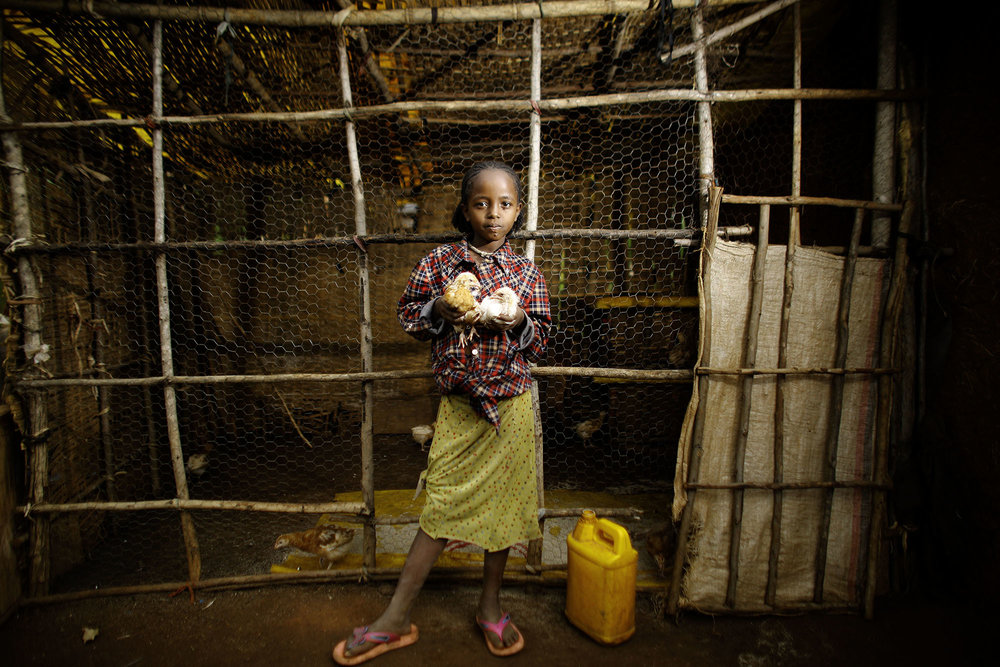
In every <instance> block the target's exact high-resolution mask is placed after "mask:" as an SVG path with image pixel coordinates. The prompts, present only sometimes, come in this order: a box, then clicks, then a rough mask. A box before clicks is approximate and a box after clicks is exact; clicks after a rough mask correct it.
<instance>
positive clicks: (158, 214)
mask: <svg viewBox="0 0 1000 667" xmlns="http://www.w3.org/2000/svg"><path fill="white" fill-rule="evenodd" d="M152 68H153V122H154V127H153V131H152V135H153V224H154V227H153V240H154V242H155V243H163V242H164V241H166V224H165V223H166V216H165V211H166V204H165V199H166V195H165V184H164V180H163V129H162V128H161V127H160V122H161V119H162V118H163V21H159V20H158V21H155V22H154V23H153V63H152ZM155 261H156V299H157V303H158V305H159V323H160V368H161V372H162V374H163V377H165V378H166V379H167V384H166V385H164V387H163V404H164V408H165V411H166V421H167V440H168V442H169V443H170V462H171V464H172V467H173V471H174V484H175V486H176V488H177V497H178V498H179V499H181V500H187V499H188V498H189V497H190V496H189V494H188V485H187V473H186V472H185V470H184V452H183V449H182V448H181V434H180V425H179V424H178V422H177V394H176V391H175V388H174V386H173V384H171V383H170V378H172V377H173V375H174V356H173V345H172V342H171V338H170V291H169V287H168V279H167V255H166V253H165V252H163V251H158V252H157V253H156V260H155ZM181 531H182V533H183V535H184V548H185V551H186V553H187V563H188V581H189V582H192V583H193V582H196V581H198V580H199V579H200V578H201V550H200V549H199V547H198V535H197V533H196V531H195V527H194V518H193V517H192V516H191V513H190V512H188V511H186V510H181Z"/></svg>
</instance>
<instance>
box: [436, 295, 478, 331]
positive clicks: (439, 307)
mask: <svg viewBox="0 0 1000 667" xmlns="http://www.w3.org/2000/svg"><path fill="white" fill-rule="evenodd" d="M434 313H435V314H437V316H438V317H440V318H441V319H443V320H444V321H445V322H447V323H448V324H451V325H462V324H471V322H465V320H463V319H462V317H463V316H464V315H465V313H463V312H462V311H460V310H456V309H455V308H452V307H451V305H450V304H449V303H448V302H447V301H445V300H444V299H441V298H439V299H438V300H437V301H435V302H434Z"/></svg>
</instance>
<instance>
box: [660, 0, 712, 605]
mask: <svg viewBox="0 0 1000 667" xmlns="http://www.w3.org/2000/svg"><path fill="white" fill-rule="evenodd" d="M691 35H692V38H693V39H694V41H695V42H696V44H697V50H696V51H695V57H694V65H695V86H696V88H697V91H698V92H699V93H705V92H707V91H708V68H707V64H706V60H705V42H704V36H705V26H704V17H703V16H702V8H701V4H700V3H699V4H698V5H697V6H696V7H695V8H694V11H692V12H691ZM698 148H699V154H698V186H699V191H700V193H701V216H700V217H701V223H702V229H704V230H705V234H704V245H703V246H702V249H701V257H700V260H699V271H698V277H699V281H698V283H699V290H698V291H699V295H700V297H701V308H700V309H699V313H700V316H701V317H700V319H699V353H698V361H697V363H696V367H697V366H700V365H702V364H708V363H711V349H710V339H709V332H711V326H712V319H711V310H712V309H711V305H712V304H711V297H710V294H711V289H710V288H711V257H712V252H713V251H714V249H715V243H716V230H717V228H718V225H719V207H720V206H721V205H722V188H720V187H717V186H716V185H715V173H714V172H715V159H714V139H713V136H712V108H711V106H710V105H709V104H708V103H702V102H699V103H698ZM695 388H696V391H697V395H698V400H699V404H698V408H697V410H696V413H695V420H694V433H693V435H692V437H691V444H690V447H689V453H688V469H687V482H688V484H693V483H696V482H697V481H698V476H699V475H700V468H701V454H702V449H703V442H702V438H703V437H704V426H705V407H704V404H703V403H702V402H701V401H704V400H705V398H706V397H707V395H708V376H707V375H702V376H700V377H699V378H698V382H697V384H696V386H695ZM694 495H695V491H694V489H691V488H689V489H687V503H686V504H685V505H684V513H683V515H682V518H681V525H680V529H679V530H678V533H677V550H676V551H675V552H674V569H673V573H672V575H671V581H670V591H669V593H668V594H667V611H668V612H669V613H671V614H676V613H677V609H678V606H679V604H680V595H681V581H682V579H683V571H684V560H685V556H686V555H687V542H688V537H689V533H690V532H691V518H692V516H693V514H694Z"/></svg>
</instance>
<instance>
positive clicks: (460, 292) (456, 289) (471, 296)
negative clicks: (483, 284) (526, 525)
mask: <svg viewBox="0 0 1000 667" xmlns="http://www.w3.org/2000/svg"><path fill="white" fill-rule="evenodd" d="M479 290H480V284H479V279H478V278H476V276H474V275H473V274H471V273H469V272H468V271H463V272H462V273H460V274H458V275H457V276H455V279H454V280H453V281H451V282H450V283H449V284H448V286H447V287H445V288H444V300H445V303H447V304H448V305H449V306H451V307H452V308H454V309H455V310H457V311H459V312H461V313H464V314H463V316H462V319H461V322H460V323H459V324H456V325H455V331H458V332H459V333H460V334H461V335H460V344H462V345H465V343H466V341H467V340H471V339H472V337H473V336H474V335H475V331H476V330H475V329H473V330H472V331H471V332H470V333H469V335H468V337H466V335H465V328H466V327H467V326H469V325H471V324H473V323H474V322H475V321H476V320H477V319H479V301H478V299H479Z"/></svg>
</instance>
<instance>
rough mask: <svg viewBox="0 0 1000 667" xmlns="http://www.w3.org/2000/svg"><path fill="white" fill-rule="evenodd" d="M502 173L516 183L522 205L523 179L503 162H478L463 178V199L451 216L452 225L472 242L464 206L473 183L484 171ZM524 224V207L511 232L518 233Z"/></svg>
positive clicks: (470, 226)
mask: <svg viewBox="0 0 1000 667" xmlns="http://www.w3.org/2000/svg"><path fill="white" fill-rule="evenodd" d="M494 169H495V170H497V171H502V172H503V173H505V174H507V175H508V176H510V180H511V182H513V183H514V189H515V190H516V191H517V201H518V203H521V202H523V201H524V187H523V186H522V185H521V177H520V176H519V175H518V173H517V172H516V171H514V169H513V167H511V166H510V165H508V164H506V163H503V162H496V161H494V160H485V161H483V162H477V163H476V164H474V165H472V166H471V167H469V170H468V171H467V172H465V176H464V177H463V178H462V193H461V198H460V199H459V200H458V206H456V207H455V213H454V214H453V215H452V216H451V225H452V227H454V228H455V229H457V230H458V231H460V232H462V234H463V235H464V236H465V238H466V239H467V240H470V241H471V240H472V237H473V231H472V225H470V224H469V221H468V220H466V219H465V213H463V212H462V205H463V204H465V202H466V200H467V199H468V197H469V192H470V191H471V190H472V182H473V181H475V180H476V177H477V176H479V174H481V173H483V172H484V171H490V170H494ZM523 224H524V207H521V212H520V213H519V214H518V215H517V219H516V220H514V225H513V226H512V227H511V228H510V231H512V232H516V231H517V230H519V229H520V228H521V226H522V225H523Z"/></svg>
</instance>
